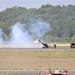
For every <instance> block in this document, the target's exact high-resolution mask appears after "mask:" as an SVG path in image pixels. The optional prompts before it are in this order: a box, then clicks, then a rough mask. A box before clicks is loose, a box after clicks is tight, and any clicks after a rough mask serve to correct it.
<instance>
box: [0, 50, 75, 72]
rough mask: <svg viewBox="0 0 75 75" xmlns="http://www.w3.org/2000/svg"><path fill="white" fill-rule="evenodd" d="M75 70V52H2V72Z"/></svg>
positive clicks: (0, 54) (0, 58)
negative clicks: (9, 70)
mask: <svg viewBox="0 0 75 75" xmlns="http://www.w3.org/2000/svg"><path fill="white" fill-rule="evenodd" d="M49 64H50V67H51V69H52V70H55V69H61V70H63V69H67V70H75V50H44V51H43V50H39V51H38V50H35V51H34V50H31V51H29V50H21V51H20V50H0V70H8V68H10V67H11V70H25V71H31V70H39V66H41V70H48V69H49Z"/></svg>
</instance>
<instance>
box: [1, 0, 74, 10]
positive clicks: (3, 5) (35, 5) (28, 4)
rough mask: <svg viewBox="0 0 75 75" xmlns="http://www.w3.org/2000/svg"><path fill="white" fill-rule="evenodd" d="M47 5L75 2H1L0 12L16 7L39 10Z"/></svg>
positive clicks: (59, 0)
mask: <svg viewBox="0 0 75 75" xmlns="http://www.w3.org/2000/svg"><path fill="white" fill-rule="evenodd" d="M46 4H51V5H59V4H60V5H69V4H71V5H75V0H0V11H2V10H4V9H6V8H9V7H13V6H15V5H16V6H21V7H26V8H39V7H41V5H46Z"/></svg>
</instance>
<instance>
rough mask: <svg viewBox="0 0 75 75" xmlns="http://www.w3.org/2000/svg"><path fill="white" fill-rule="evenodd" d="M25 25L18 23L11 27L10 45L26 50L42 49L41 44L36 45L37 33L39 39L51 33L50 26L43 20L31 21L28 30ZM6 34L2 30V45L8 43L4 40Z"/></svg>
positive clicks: (0, 30)
mask: <svg viewBox="0 0 75 75" xmlns="http://www.w3.org/2000/svg"><path fill="white" fill-rule="evenodd" d="M25 26H26V25H25V24H21V23H16V24H14V25H12V26H11V27H10V29H11V32H10V40H9V41H8V44H9V45H15V46H16V47H24V48H40V47H42V45H41V44H35V43H34V41H35V39H34V36H33V34H34V33H35V34H36V35H37V36H38V37H41V36H44V35H45V34H46V33H47V32H48V31H49V28H50V27H49V26H50V25H49V24H48V23H46V22H44V21H43V20H41V19H40V20H36V19H30V20H29V26H28V28H26V27H25ZM3 36H4V33H3V32H2V29H0V44H4V43H6V41H4V39H3Z"/></svg>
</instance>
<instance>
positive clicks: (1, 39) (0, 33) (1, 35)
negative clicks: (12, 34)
mask: <svg viewBox="0 0 75 75" xmlns="http://www.w3.org/2000/svg"><path fill="white" fill-rule="evenodd" d="M3 37H4V33H3V31H2V29H1V28H0V44H4V39H3Z"/></svg>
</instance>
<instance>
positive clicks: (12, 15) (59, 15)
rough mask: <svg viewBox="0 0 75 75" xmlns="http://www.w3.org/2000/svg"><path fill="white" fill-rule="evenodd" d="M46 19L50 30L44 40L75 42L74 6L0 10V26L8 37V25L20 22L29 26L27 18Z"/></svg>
mask: <svg viewBox="0 0 75 75" xmlns="http://www.w3.org/2000/svg"><path fill="white" fill-rule="evenodd" d="M30 18H36V19H42V20H43V21H46V22H47V23H49V25H50V29H51V31H50V32H48V33H46V34H45V36H44V37H45V38H44V40H45V41H46V42H75V6H74V5H68V6H65V5H63V6H60V5H57V6H52V5H50V4H47V5H42V6H41V7H40V8H38V9H37V8H30V9H27V8H25V7H17V6H14V7H12V8H7V9H6V10H3V11H1V12H0V28H2V30H3V32H4V33H5V34H6V37H5V39H6V40H8V39H9V33H10V31H11V30H10V26H11V25H13V24H15V23H16V22H20V23H22V24H25V25H26V28H28V27H29V19H30Z"/></svg>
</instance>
